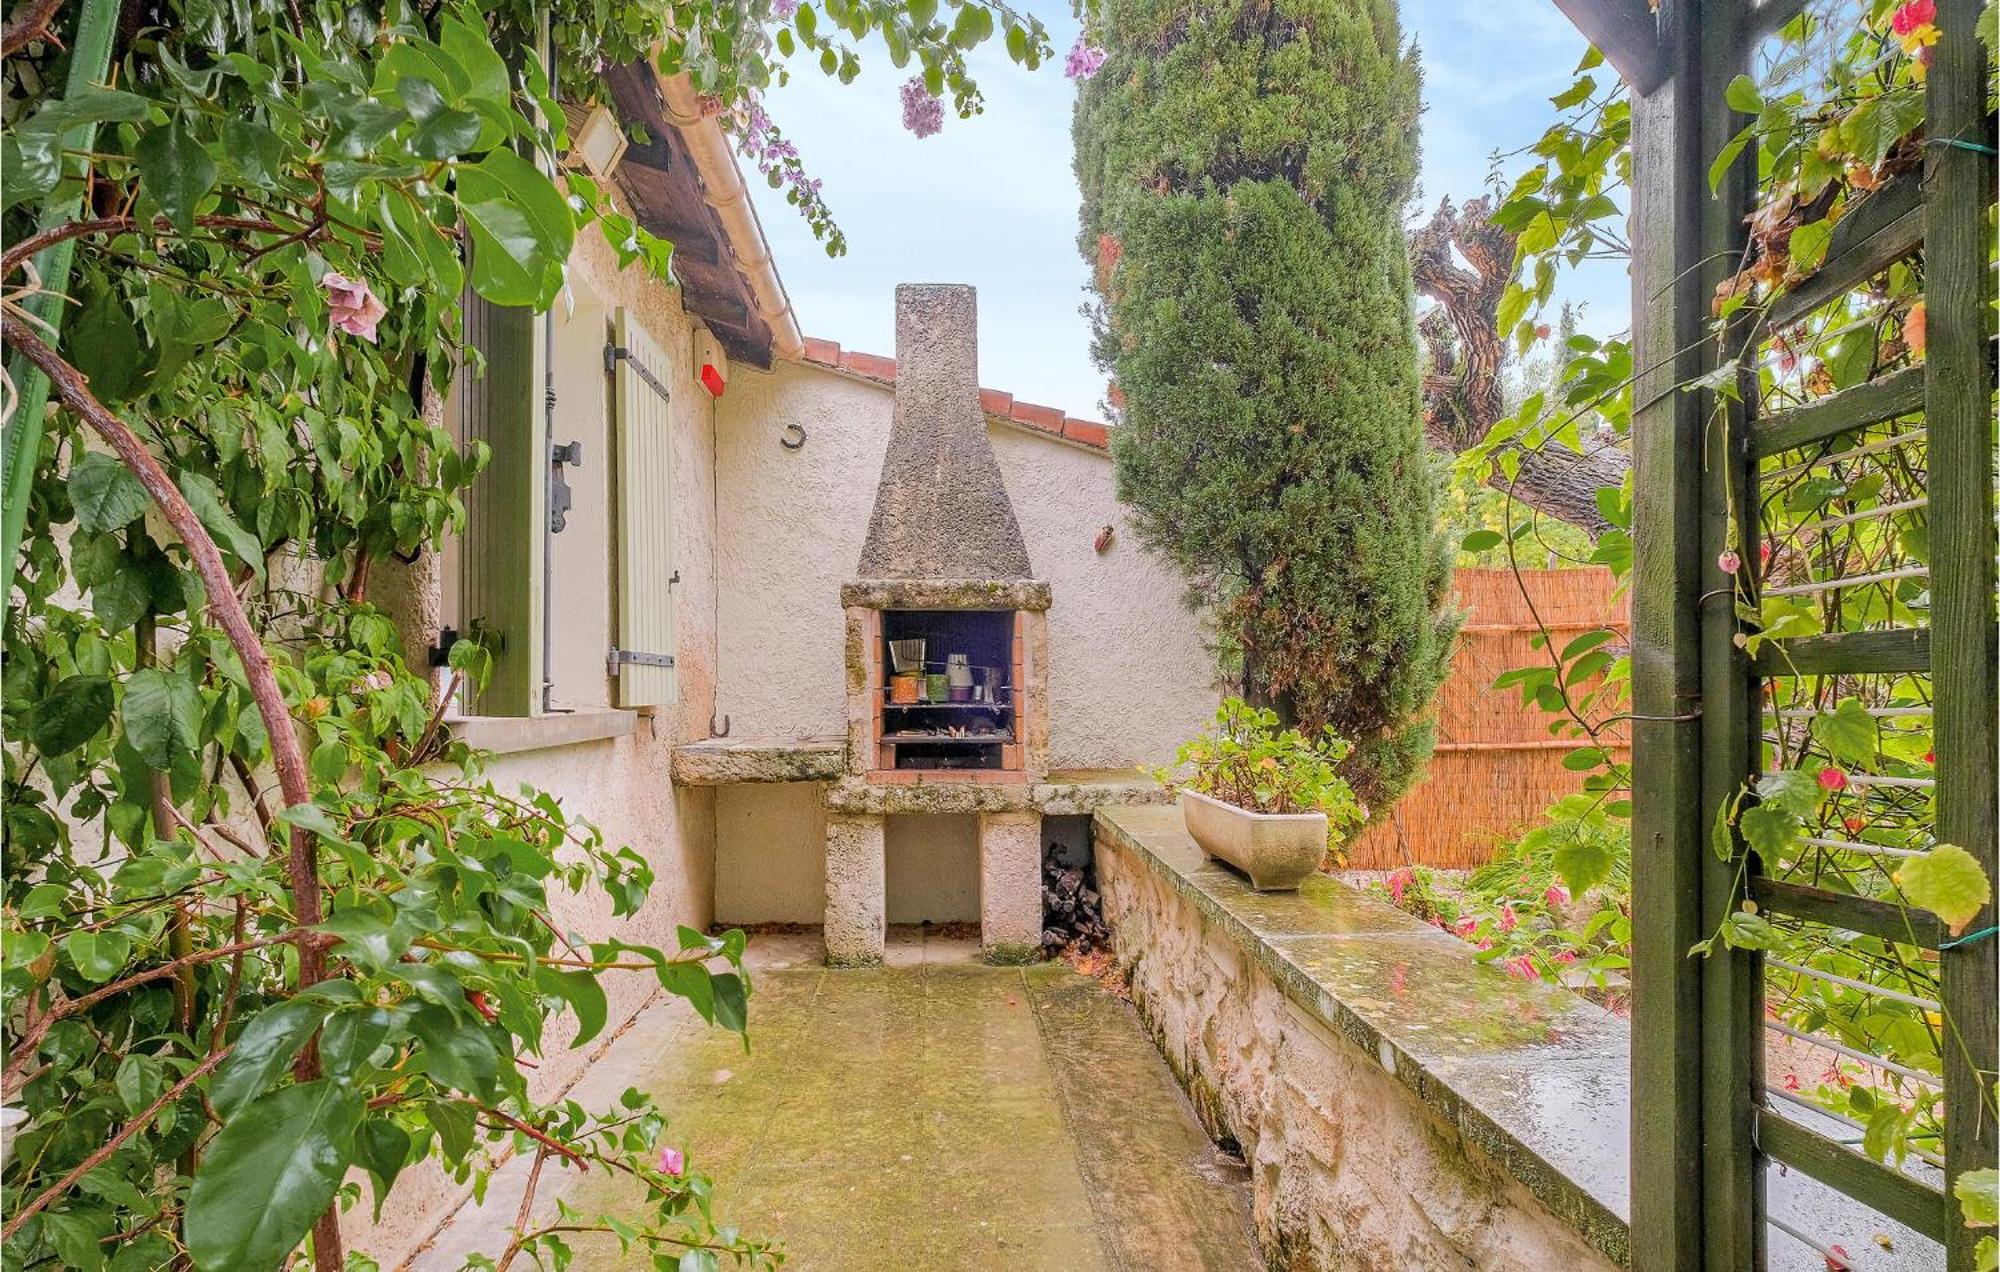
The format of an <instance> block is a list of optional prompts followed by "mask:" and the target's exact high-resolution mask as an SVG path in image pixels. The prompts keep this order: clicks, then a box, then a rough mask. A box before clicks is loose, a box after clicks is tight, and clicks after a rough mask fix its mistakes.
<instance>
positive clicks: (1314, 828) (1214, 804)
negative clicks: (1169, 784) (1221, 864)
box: [1181, 790, 1326, 892]
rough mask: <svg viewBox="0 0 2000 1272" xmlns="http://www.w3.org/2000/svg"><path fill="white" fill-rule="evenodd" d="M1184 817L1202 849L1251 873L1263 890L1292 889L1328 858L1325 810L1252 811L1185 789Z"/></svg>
mask: <svg viewBox="0 0 2000 1272" xmlns="http://www.w3.org/2000/svg"><path fill="white" fill-rule="evenodd" d="M1181 816H1182V818H1183V819H1185V821H1186V822H1187V832H1188V834H1189V835H1191V836H1193V838H1194V841H1195V842H1196V843H1197V844H1200V845H1201V850H1202V851H1203V852H1205V853H1207V854H1208V855H1209V856H1211V857H1219V858H1221V859H1222V860H1223V861H1226V862H1228V863H1229V864H1230V865H1232V866H1235V867H1236V868H1237V869H1238V870H1241V871H1242V872H1243V873H1244V874H1247V875H1249V876H1250V883H1251V886H1252V887H1254V888H1256V889H1257V891H1259V892H1289V891H1291V890H1292V889H1294V888H1296V887H1298V886H1299V885H1300V884H1301V883H1304V882H1305V881H1306V880H1307V879H1310V878H1311V877H1312V876H1313V873H1314V872H1315V871H1317V870H1318V869H1319V863H1320V862H1321V861H1322V860H1324V859H1325V857H1326V814H1325V813H1253V812H1251V811H1250V810H1249V809H1247V808H1238V807H1237V806H1236V805H1234V804H1225V803H1223V802H1222V801H1221V800H1219V799H1213V798H1211V797H1209V796H1207V795H1203V794H1202V793H1201V792H1199V791H1190V790H1183V791H1182V792H1181Z"/></svg>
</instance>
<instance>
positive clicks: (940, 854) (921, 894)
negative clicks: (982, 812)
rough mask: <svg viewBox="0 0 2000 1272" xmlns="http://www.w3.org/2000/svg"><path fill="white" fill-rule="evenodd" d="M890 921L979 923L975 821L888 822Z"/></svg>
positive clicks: (903, 819) (933, 817)
mask: <svg viewBox="0 0 2000 1272" xmlns="http://www.w3.org/2000/svg"><path fill="white" fill-rule="evenodd" d="M883 856H884V858H885V859H886V860H887V863H888V876H889V881H888V886H889V895H888V910H889V922H891V923H925V922H930V923H962V922H977V921H978V919H979V819H978V818H977V817H972V816H966V815H956V816H953V815H936V814H933V815H926V816H911V817H891V818H889V827H888V834H887V836H886V843H885V844H884V847H883Z"/></svg>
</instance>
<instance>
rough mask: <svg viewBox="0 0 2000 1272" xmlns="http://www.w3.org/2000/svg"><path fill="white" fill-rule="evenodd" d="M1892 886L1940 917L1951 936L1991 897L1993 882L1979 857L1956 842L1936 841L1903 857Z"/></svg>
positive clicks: (1963, 927)
mask: <svg viewBox="0 0 2000 1272" xmlns="http://www.w3.org/2000/svg"><path fill="white" fill-rule="evenodd" d="M1896 886H1897V887H1899V888H1901V889H1902V890H1903V895H1904V896H1906V897H1908V898H1909V899H1910V901H1911V903H1912V904H1915V905H1920V906H1922V907H1923V908H1924V909H1926V910H1929V911H1930V912H1931V913H1932V914H1935V915H1937V916H1938V917H1939V918H1940V919H1943V920H1944V924H1945V926H1946V927H1947V928H1949V929H1950V930H1951V934H1952V935H1953V936H1957V935H1958V934H1959V933H1961V932H1963V931H1965V925H1966V924H1968V923H1970V922H1972V920H1973V919H1974V917H1976V916H1977V915H1978V913H1979V911H1980V910H1981V909H1982V908H1984V907H1985V905H1986V903H1987V902H1988V901H1991V900H1992V899H1993V882H1992V880H1990V879H1988V878H1987V877H1986V871H1985V870H1983V869H1981V868H1980V865H1979V859H1978V858H1976V857H1974V856H1973V855H1972V854H1971V853H1969V852H1967V851H1966V850H1965V849H1963V848H1961V847H1959V846H1958V845H1957V844H1939V845H1938V846H1937V847H1935V848H1933V849H1931V850H1930V851H1929V852H1927V853H1925V854H1924V855H1923V856H1921V857H1911V858H1910V859H1909V860H1907V861H1905V862H1904V863H1903V864H1902V866H1901V867H1899V868H1898V869H1897V871H1896Z"/></svg>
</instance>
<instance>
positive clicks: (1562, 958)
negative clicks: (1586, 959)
mask: <svg viewBox="0 0 2000 1272" xmlns="http://www.w3.org/2000/svg"><path fill="white" fill-rule="evenodd" d="M1556 962H1558V963H1561V964H1562V965H1563V966H1565V967H1567V966H1569V965H1570V964H1571V963H1574V962H1576V951H1575V950H1564V951H1562V952H1561V953H1559V954H1557V955H1556Z"/></svg>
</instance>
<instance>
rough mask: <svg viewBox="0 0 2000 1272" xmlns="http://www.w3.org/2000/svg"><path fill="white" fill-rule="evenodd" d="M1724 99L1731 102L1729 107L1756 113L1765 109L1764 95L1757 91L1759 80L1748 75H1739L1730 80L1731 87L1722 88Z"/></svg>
mask: <svg viewBox="0 0 2000 1272" xmlns="http://www.w3.org/2000/svg"><path fill="white" fill-rule="evenodd" d="M1722 100H1723V101H1725V102H1728V103H1729V109H1731V110H1739V111H1742V112H1743V113H1744V114H1746V115H1754V114H1756V113H1757V112H1758V111H1760V110H1762V109H1764V95H1763V94H1762V93H1760V92H1758V91H1757V81H1756V80H1753V79H1751V78H1750V77H1749V76H1748V75H1738V76H1737V77H1736V78H1735V79H1733V80H1730V81H1729V87H1728V88H1725V89H1723V90H1722Z"/></svg>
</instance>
